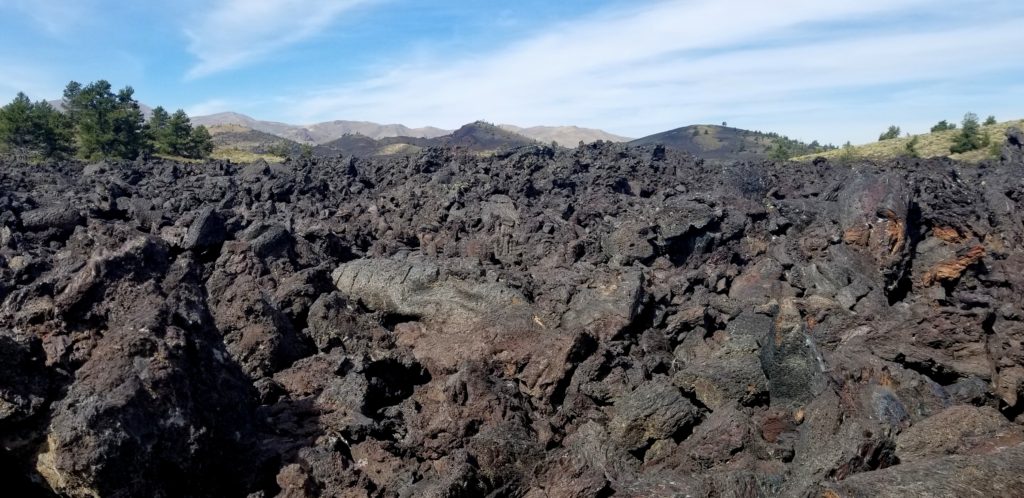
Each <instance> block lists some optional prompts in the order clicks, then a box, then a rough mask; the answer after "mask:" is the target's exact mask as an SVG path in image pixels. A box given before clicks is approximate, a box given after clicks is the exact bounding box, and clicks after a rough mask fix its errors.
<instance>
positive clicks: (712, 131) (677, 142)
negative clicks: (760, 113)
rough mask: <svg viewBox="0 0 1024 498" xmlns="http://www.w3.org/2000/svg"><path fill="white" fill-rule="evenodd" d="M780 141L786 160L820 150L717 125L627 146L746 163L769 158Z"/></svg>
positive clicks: (688, 128) (695, 127)
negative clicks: (660, 147)
mask: <svg viewBox="0 0 1024 498" xmlns="http://www.w3.org/2000/svg"><path fill="white" fill-rule="evenodd" d="M780 141H781V143H783V144H785V149H786V151H785V152H786V154H787V155H789V156H792V155H802V154H809V153H811V152H812V151H815V150H822V149H823V148H822V147H819V146H818V145H817V144H816V143H811V144H806V143H804V142H800V141H797V140H792V139H789V138H787V137H784V136H780V135H778V134H775V133H763V132H759V131H751V130H743V129H740V128H731V127H728V126H717V125H691V126H684V127H682V128H676V129H674V130H669V131H666V132H662V133H657V134H654V135H650V136H647V137H644V138H640V139H637V140H634V141H632V142H630V145H652V144H662V145H664V146H666V147H668V148H671V149H674V150H680V151H683V152H688V153H690V154H693V155H694V156H697V157H700V158H703V159H708V160H715V161H749V160H762V159H768V158H770V157H772V152H773V148H774V147H776V145H777V144H778V143H779V142H780Z"/></svg>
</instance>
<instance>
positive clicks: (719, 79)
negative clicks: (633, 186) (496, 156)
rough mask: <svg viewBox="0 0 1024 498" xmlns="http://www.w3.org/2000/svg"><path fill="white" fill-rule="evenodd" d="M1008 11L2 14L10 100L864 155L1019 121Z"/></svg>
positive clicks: (947, 1) (386, 0)
mask: <svg viewBox="0 0 1024 498" xmlns="http://www.w3.org/2000/svg"><path fill="white" fill-rule="evenodd" d="M1021 47H1024V2H1020V1H1011V0H856V1H846V0H830V1H826V0H773V1H771V2H769V1H764V0H671V1H670V0H662V1H643V0H633V1H624V0H563V1H560V2H551V1H547V0H545V1H540V0H520V1H516V2H496V1H492V2H480V1H469V0H434V1H423V0H419V1H416V0H180V1H177V2H156V1H152V2H114V1H110V0H64V1H58V0H0V99H2V100H3V101H5V102H6V101H8V100H10V98H12V97H13V96H14V94H15V93H16V92H17V91H25V92H26V93H28V94H29V95H30V96H31V97H33V98H36V99H39V98H56V97H58V96H59V95H60V92H61V90H62V88H63V86H64V85H65V84H66V83H67V81H68V80H71V79H75V80H78V81H81V82H88V81H92V80H95V79H99V78H104V79H107V80H109V81H111V83H113V84H114V85H115V86H117V87H120V86H123V85H127V84H130V85H132V86H133V87H134V88H135V89H136V95H137V96H138V98H139V100H141V101H143V102H145V103H147V104H150V105H163V106H165V107H168V108H172V109H176V108H179V107H180V108H184V109H186V110H187V111H189V112H190V113H191V114H193V115H198V114H207V113H212V112H219V111H225V110H233V111H237V112H242V113H245V114H249V115H251V116H254V117H257V118H260V119H271V120H279V121H285V122H291V123H313V122H317V121H325V120H330V119H357V120H367V121H376V122H381V123H393V122H397V123H403V124H406V125H409V126H424V125H434V126H441V127H446V128H454V127H457V126H459V125H460V124H463V123H466V122H470V121H473V120H476V119H485V120H487V121H491V122H498V123H512V124H517V125H521V126H531V125H562V124H575V125H580V126H588V127H596V128H602V129H605V130H608V131H611V132H614V133H619V134H622V135H627V136H634V137H639V136H643V135H647V134H650V133H655V132H659V131H663V130H666V129H670V128H675V127H678V126H683V125H687V124H693V123H719V122H722V121H728V122H729V124H730V125H732V126H738V127H742V128H749V129H760V130H772V131H778V132H780V133H784V134H788V135H790V136H793V137H796V138H802V139H805V140H811V139H818V140H822V141H830V142H835V143H842V142H845V141H846V140H852V141H853V142H855V143H858V142H867V141H871V140H873V139H875V138H877V135H878V133H879V132H880V131H882V130H884V129H885V128H886V127H887V126H888V125H890V124H897V125H900V126H902V127H903V129H904V130H905V131H910V132H922V131H926V130H927V128H928V127H929V126H930V125H931V124H933V123H935V122H936V121H938V120H940V119H951V120H959V118H960V117H961V116H962V115H963V114H964V113H965V112H967V111H974V112H976V113H978V114H980V115H982V116H986V115H989V114H994V115H996V116H997V117H998V118H1000V119H1011V118H1012V119H1019V118H1024V54H1022V53H1021Z"/></svg>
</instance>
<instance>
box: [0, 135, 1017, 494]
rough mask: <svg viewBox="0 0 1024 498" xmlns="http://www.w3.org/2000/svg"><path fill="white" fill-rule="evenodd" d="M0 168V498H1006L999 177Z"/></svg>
mask: <svg viewBox="0 0 1024 498" xmlns="http://www.w3.org/2000/svg"><path fill="white" fill-rule="evenodd" d="M1020 148H1021V146H1020V141H1019V140H1018V141H1017V142H1013V140H1011V141H1009V142H1008V144H1007V146H1006V152H1005V153H1004V158H1003V159H1002V160H1001V161H998V162H989V163H986V164H982V165H965V164H959V163H955V162H951V161H949V160H907V161H895V162H892V163H890V164H867V163H863V164H861V163H855V164H837V163H829V162H824V161H817V162H816V164H774V163H756V164H754V163H738V164H733V165H728V166H723V165H720V164H716V165H712V164H706V163H704V162H703V161H701V160H698V159H695V158H693V157H691V156H689V155H685V154H683V153H679V152H674V151H671V150H666V149H664V148H662V147H658V146H642V147H635V146H626V145H616V144H609V143H597V144H594V145H588V146H581V147H580V148H578V149H576V150H561V149H552V148H548V147H542V146H529V147H523V148H519V149H515V150H512V151H505V152H500V153H498V154H496V155H491V156H481V155H478V154H472V153H468V152H466V151H460V150H456V149H451V148H428V149H425V150H424V151H423V152H421V153H419V154H416V155H413V156H409V157H404V156H402V157H398V156H396V157H377V158H362V159H360V158H349V157H343V158H339V157H335V158H314V159H310V160H300V161H289V162H286V163H285V164H273V165H271V164H266V163H256V164H252V165H245V166H240V165H235V164H230V163H218V162H212V163H207V164H201V165H196V164H179V163H174V162H169V161H162V160H152V161H138V162H132V163H120V162H109V163H94V164H84V163H78V162H74V161H64V162H52V163H43V164H28V163H25V162H21V161H17V160H4V161H3V162H0V438H2V440H3V445H2V446H0V463H3V465H0V476H3V477H4V478H5V479H4V481H5V483H6V484H5V486H6V487H7V489H8V491H9V492H11V493H14V494H13V495H12V496H14V495H17V496H67V497H134V496H153V497H178V496H194V497H230V496H240V497H244V496H249V497H271V496H284V497H312V496H352V497H357V496H358V497H363V496H367V497H368V496H373V497H405V496H431V497H475V496H493V497H528V498H540V497H580V498H582V497H595V496H596V497H602V496H603V497H608V496H613V495H614V496H617V497H618V496H623V497H631V496H635V497H646V496H694V497H711V496H737V497H738V496H744V497H757V496H787V497H788V496H826V497H859V496H921V495H929V496H1013V495H1016V496H1020V495H1024V475H1022V474H1021V473H1020V469H1022V468H1024V426H1022V422H1024V417H1021V416H1020V414H1021V412H1022V411H1024V396H1022V395H1024V217H1022V216H1021V213H1022V212H1024V154H1021V150H1020Z"/></svg>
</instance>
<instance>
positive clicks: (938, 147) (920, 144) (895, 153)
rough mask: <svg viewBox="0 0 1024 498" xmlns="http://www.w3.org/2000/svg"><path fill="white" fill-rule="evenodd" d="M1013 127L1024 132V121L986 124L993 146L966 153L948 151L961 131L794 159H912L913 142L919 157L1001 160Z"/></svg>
mask: <svg viewBox="0 0 1024 498" xmlns="http://www.w3.org/2000/svg"><path fill="white" fill-rule="evenodd" d="M1011 126H1014V127H1017V128H1022V129H1024V120H1016V121H1006V122H1002V123H997V124H993V125H987V126H985V125H983V126H982V127H981V133H982V135H985V134H987V135H988V137H989V142H990V145H989V147H985V148H982V149H978V150H972V151H970V152H965V153H963V154H953V153H951V152H950V151H949V148H950V147H951V146H952V145H953V139H954V138H955V137H956V135H957V134H958V133H960V130H959V129H956V130H946V131H937V132H932V133H923V134H920V135H913V136H909V137H899V138H894V139H892V140H882V141H879V142H872V143H869V144H864V145H856V146H851V147H843V148H842V149H839V150H832V151H828V152H822V153H818V154H807V155H803V156H799V157H796V158H794V160H797V161H811V160H813V159H814V158H816V157H825V158H828V159H870V160H885V159H892V158H894V157H899V156H912V155H914V154H912V153H911V151H910V149H909V148H908V147H907V145H908V144H909V143H910V142H911V141H912V140H914V139H916V142H915V144H914V147H913V149H914V153H916V155H917V156H918V157H924V158H928V157H950V158H952V159H956V160H960V161H968V162H980V161H983V160H985V159H988V158H993V157H998V155H999V149H1000V148H1001V146H1002V144H1003V142H1004V141H1005V140H1006V130H1007V129H1008V128H1010V127H1011Z"/></svg>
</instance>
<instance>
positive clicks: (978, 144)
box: [949, 112, 985, 154]
mask: <svg viewBox="0 0 1024 498" xmlns="http://www.w3.org/2000/svg"><path fill="white" fill-rule="evenodd" d="M984 146H985V138H984V137H983V136H982V134H981V125H980V124H978V115H977V114H974V113H973V112H969V113H967V114H965V115H964V120H963V122H962V123H961V128H960V133H958V134H957V136H956V138H954V139H953V146H952V147H950V148H949V151H950V152H952V153H954V154H962V153H964V152H970V151H972V150H977V149H980V148H982V147H984Z"/></svg>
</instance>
